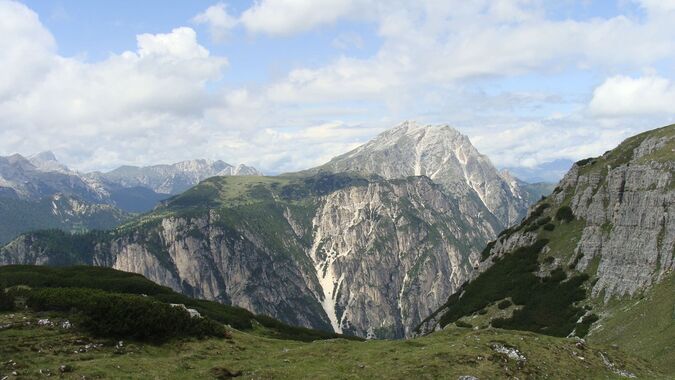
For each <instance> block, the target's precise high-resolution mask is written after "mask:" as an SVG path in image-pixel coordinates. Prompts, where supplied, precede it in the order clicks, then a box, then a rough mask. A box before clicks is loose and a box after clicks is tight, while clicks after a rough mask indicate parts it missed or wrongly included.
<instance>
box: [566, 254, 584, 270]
mask: <svg viewBox="0 0 675 380" xmlns="http://www.w3.org/2000/svg"><path fill="white" fill-rule="evenodd" d="M582 257H584V254H583V253H581V252H579V253H577V255H576V256H575V257H574V260H573V261H572V263H571V264H570V265H569V268H570V269H574V268H576V267H577V264H579V260H581V258H582Z"/></svg>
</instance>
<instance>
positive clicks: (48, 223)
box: [0, 193, 131, 244]
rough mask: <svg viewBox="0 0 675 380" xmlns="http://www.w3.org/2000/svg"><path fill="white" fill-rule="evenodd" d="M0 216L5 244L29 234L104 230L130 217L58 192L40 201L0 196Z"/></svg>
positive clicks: (0, 225) (119, 211) (112, 207)
mask: <svg viewBox="0 0 675 380" xmlns="http://www.w3.org/2000/svg"><path fill="white" fill-rule="evenodd" d="M0 215H2V218H1V219H0V244H5V243H8V242H9V241H11V240H12V239H14V238H16V237H17V236H18V235H20V234H22V233H24V232H28V231H35V230H41V229H61V230H64V231H71V232H83V231H87V230H92V229H99V230H107V229H111V228H114V227H116V226H118V225H119V224H121V223H123V222H125V221H127V220H129V219H130V218H131V215H129V214H128V213H126V212H124V211H122V210H120V209H118V208H116V207H114V206H111V205H107V204H97V203H89V202H83V201H81V200H79V199H77V198H74V197H71V196H67V195H62V194H58V193H57V194H54V195H52V196H48V197H44V198H41V199H39V200H26V199H20V198H16V197H3V196H0Z"/></svg>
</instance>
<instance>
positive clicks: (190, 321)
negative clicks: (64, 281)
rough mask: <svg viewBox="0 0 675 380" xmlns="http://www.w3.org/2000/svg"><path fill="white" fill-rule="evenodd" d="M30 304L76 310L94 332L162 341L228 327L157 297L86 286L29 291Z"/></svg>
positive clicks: (215, 333)
mask: <svg viewBox="0 0 675 380" xmlns="http://www.w3.org/2000/svg"><path fill="white" fill-rule="evenodd" d="M28 306H29V307H30V308H31V309H33V310H36V311H61V312H70V313H73V312H74V313H75V314H74V317H75V318H76V319H77V321H78V324H79V325H80V326H82V327H83V328H85V329H86V330H88V331H89V332H90V333H91V334H92V335H94V336H99V337H110V338H116V339H122V338H124V339H135V340H140V341H153V342H163V341H166V340H169V339H172V338H177V337H199V338H203V337H207V336H212V337H225V336H226V332H225V327H224V326H223V325H221V324H219V323H216V322H214V321H212V320H210V319H208V318H201V317H191V316H190V314H188V312H187V311H186V310H184V309H183V308H180V307H173V306H171V305H169V304H166V303H162V302H159V301H157V300H155V299H152V298H148V297H143V296H138V295H131V294H121V293H110V292H105V291H102V290H97V289H84V288H42V289H35V290H32V291H30V293H29V295H28Z"/></svg>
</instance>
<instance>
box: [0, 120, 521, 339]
mask: <svg viewBox="0 0 675 380" xmlns="http://www.w3.org/2000/svg"><path fill="white" fill-rule="evenodd" d="M224 171H225V172H232V166H230V165H227V164H225V163H224V162H222V161H217V162H209V161H205V160H198V161H191V162H185V163H180V164H176V165H172V166H166V165H165V166H156V167H151V168H131V167H125V168H120V169H118V170H116V171H113V172H111V173H107V174H101V175H99V177H97V180H105V181H110V182H114V181H116V183H118V184H119V185H120V186H149V187H151V188H153V189H155V190H158V191H159V190H161V191H165V192H170V191H174V189H177V188H179V187H180V186H187V185H188V183H192V182H196V181H199V179H200V177H201V176H208V175H211V174H212V173H215V172H218V173H223V172H224ZM507 174H508V173H505V174H500V173H499V172H498V171H497V170H496V169H495V168H494V166H492V164H491V163H490V161H489V160H488V159H487V158H486V157H485V156H483V155H481V154H479V153H478V152H477V151H476V149H475V148H474V147H473V146H472V145H471V143H470V141H469V140H468V138H467V137H465V136H463V135H461V134H460V133H458V132H457V131H455V130H454V129H452V128H450V127H447V126H422V125H418V124H415V123H413V122H406V123H403V124H401V125H400V126H397V127H395V128H393V129H392V130H390V131H387V132H385V133H383V134H381V135H380V136H378V137H376V138H375V139H374V140H373V141H371V142H369V143H367V144H365V145H364V146H363V147H361V148H358V149H356V150H355V151H352V152H349V153H347V154H345V155H342V156H339V157H336V158H335V159H333V160H331V161H330V162H329V163H328V164H326V165H324V166H322V167H319V168H315V169H311V170H308V171H305V172H301V173H293V174H290V175H287V176H279V177H256V176H236V177H235V176H233V177H214V178H210V179H207V180H204V181H202V182H201V183H200V184H198V185H197V186H196V187H193V188H191V189H189V190H187V191H186V192H184V193H182V194H180V195H178V196H175V197H173V198H170V199H169V200H167V201H166V202H164V203H163V204H162V205H161V206H159V207H157V208H156V209H155V210H154V211H153V212H152V213H150V214H147V215H144V216H142V217H140V218H138V219H137V220H135V221H132V222H130V223H128V224H126V225H123V226H122V227H120V228H118V229H116V230H115V231H113V232H112V233H111V234H109V235H105V236H102V235H95V236H94V235H92V234H90V235H83V236H73V237H69V236H50V235H49V234H44V233H36V234H28V235H26V236H23V237H22V238H20V239H18V240H16V241H14V242H12V243H11V244H9V245H8V246H7V247H6V248H5V249H4V250H3V253H2V255H1V257H0V263H23V264H32V263H38V262H39V263H45V264H59V265H66V264H75V263H82V264H88V265H101V266H111V267H114V268H117V269H122V270H126V271H133V272H138V273H142V274H144V275H145V276H147V277H148V278H150V279H152V280H153V281H157V282H158V283H160V284H163V285H166V286H170V287H172V288H173V289H175V290H177V291H181V292H183V293H185V294H188V295H191V296H195V297H202V298H206V299H212V300H217V301H220V302H223V303H226V304H233V305H239V306H242V307H245V308H247V309H250V310H252V311H254V312H256V313H264V314H268V315H271V316H274V317H275V318H279V319H281V320H283V321H285V322H288V323H291V324H296V325H302V326H307V327H312V328H319V329H326V330H332V331H335V332H339V333H348V334H355V335H358V336H363V337H368V336H369V337H378V338H399V337H404V336H409V335H410V334H411V333H412V328H413V327H415V326H416V325H417V324H418V323H419V322H421V320H422V318H424V317H425V316H427V315H428V314H429V313H431V312H432V311H433V310H435V309H436V308H437V307H438V306H439V305H441V304H442V303H443V302H444V300H445V299H447V297H448V296H449V295H450V294H452V293H453V292H454V291H455V290H456V289H457V287H458V286H459V285H460V284H462V283H464V282H465V281H467V280H468V279H470V278H471V277H472V273H473V271H474V266H476V265H477V264H478V258H479V252H480V250H481V249H482V248H483V247H484V245H485V244H486V243H487V242H488V241H489V240H490V239H493V238H494V237H496V234H497V232H498V231H500V230H501V229H502V228H503V226H505V225H509V224H511V223H513V222H514V221H515V220H517V219H518V218H520V216H521V214H522V213H523V211H524V210H525V208H526V205H527V204H529V203H530V202H531V200H530V197H531V194H530V193H528V192H527V191H525V190H524V183H523V182H522V181H518V180H517V179H515V178H514V177H511V176H508V175H507ZM500 218H501V219H500ZM59 239H65V240H66V241H62V242H61V243H62V244H55V245H54V244H52V245H50V244H46V245H45V244H43V242H44V241H47V242H54V241H58V240H59ZM72 247H79V248H82V247H87V249H85V250H84V251H81V252H78V253H72V252H67V249H71V248H72Z"/></svg>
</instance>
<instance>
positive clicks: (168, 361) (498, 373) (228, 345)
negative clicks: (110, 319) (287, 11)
mask: <svg viewBox="0 0 675 380" xmlns="http://www.w3.org/2000/svg"><path fill="white" fill-rule="evenodd" d="M45 317H48V318H51V320H52V321H56V322H60V321H61V319H60V317H59V316H58V315H48V316H47V315H43V314H33V313H25V312H21V313H12V314H9V313H2V312H0V325H7V324H9V325H11V326H12V327H9V328H3V329H1V330H0V357H2V358H3V365H4V367H0V375H9V374H10V373H11V372H12V371H16V372H17V374H18V375H19V378H37V377H42V376H45V375H42V374H46V373H47V371H49V372H51V373H52V374H53V375H58V376H60V377H61V378H66V379H81V378H82V377H83V376H84V377H86V378H88V379H95V378H106V379H107V378H125V379H148V378H150V379H152V378H161V379H186V378H200V379H209V378H212V379H226V378H229V376H228V375H230V374H235V375H238V376H240V377H238V378H243V379H306V378H312V379H411V378H414V379H453V380H455V379H457V378H458V377H459V376H465V375H470V376H475V377H478V378H480V379H497V378H520V379H530V378H531V379H539V378H541V379H544V378H551V379H589V378H592V379H620V378H624V377H622V376H620V375H619V374H618V373H617V372H618V371H627V372H629V373H631V374H634V375H636V376H638V377H639V378H649V379H659V378H662V379H665V378H666V377H665V376H664V375H663V374H661V373H660V372H658V371H656V370H654V369H653V368H652V367H651V365H650V364H649V363H647V362H646V361H644V360H642V359H635V358H631V357H630V356H627V355H625V354H624V353H622V352H621V351H619V350H617V349H615V348H612V347H606V346H595V345H582V344H578V343H577V342H576V341H574V340H571V339H563V338H554V337H548V336H541V335H537V334H534V333H527V332H510V331H505V330H493V329H490V330H478V331H474V330H470V329H460V328H451V329H447V330H445V331H442V332H438V333H434V334H432V335H429V336H426V337H422V338H417V339H412V340H399V341H386V340H380V341H367V342H355V341H349V340H345V339H333V340H321V341H314V342H298V341H289V340H279V339H269V338H264V337H261V336H259V335H257V333H255V332H253V333H245V332H240V331H236V330H230V336H231V337H230V339H202V340H198V339H180V340H174V341H171V342H169V343H165V344H162V345H151V344H143V343H139V342H133V341H128V340H125V341H124V342H123V344H122V346H120V345H119V343H118V342H117V341H116V340H114V341H111V340H103V339H96V338H92V337H90V336H88V335H86V334H83V333H82V332H81V331H79V330H78V329H77V327H75V328H74V329H70V330H64V329H61V328H58V327H40V326H37V323H36V322H37V319H38V318H45ZM26 322H30V325H26ZM501 347H504V348H506V349H515V350H517V354H518V355H522V358H520V359H523V358H524V360H520V359H519V358H517V357H516V356H515V355H514V356H513V357H509V356H508V354H507V353H503V352H499V351H500V350H503V349H502V348H501ZM37 351H39V354H38V353H37ZM512 353H516V351H512ZM512 355H513V354H512ZM605 359H606V360H608V362H605ZM14 363H16V364H14ZM61 366H67V367H65V368H66V369H67V371H68V372H65V373H62V374H61V373H60V371H59V368H60V367H61ZM40 371H42V374H41V372H40ZM624 373H626V372H624Z"/></svg>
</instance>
